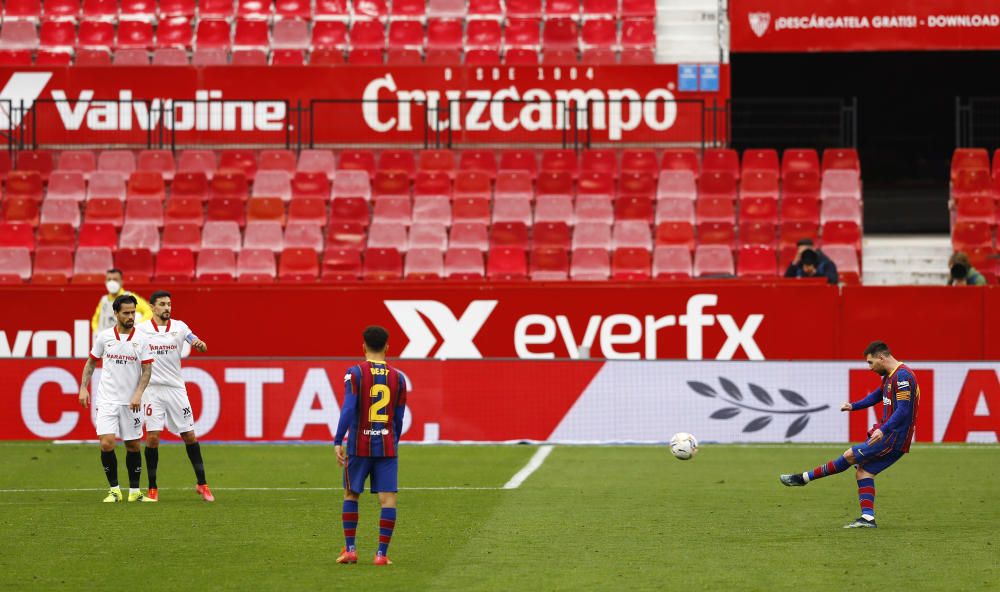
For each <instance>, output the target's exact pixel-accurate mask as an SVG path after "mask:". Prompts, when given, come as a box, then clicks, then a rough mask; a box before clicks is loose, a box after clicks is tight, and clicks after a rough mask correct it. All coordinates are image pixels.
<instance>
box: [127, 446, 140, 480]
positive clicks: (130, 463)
mask: <svg viewBox="0 0 1000 592" xmlns="http://www.w3.org/2000/svg"><path fill="white" fill-rule="evenodd" d="M125 468H127V469H128V486H129V489H139V477H141V476H142V455H141V454H139V451H138V450H136V451H135V452H132V451H131V450H129V451H126V452H125Z"/></svg>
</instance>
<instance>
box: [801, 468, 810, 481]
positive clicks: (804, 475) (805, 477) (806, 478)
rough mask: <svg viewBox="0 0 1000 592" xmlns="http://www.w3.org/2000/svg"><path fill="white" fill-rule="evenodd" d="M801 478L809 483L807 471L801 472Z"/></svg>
mask: <svg viewBox="0 0 1000 592" xmlns="http://www.w3.org/2000/svg"><path fill="white" fill-rule="evenodd" d="M802 478H803V479H805V481H806V483H809V471H806V472H805V473H802Z"/></svg>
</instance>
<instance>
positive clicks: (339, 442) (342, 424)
mask: <svg viewBox="0 0 1000 592" xmlns="http://www.w3.org/2000/svg"><path fill="white" fill-rule="evenodd" d="M353 374H354V369H353V368H352V369H350V370H348V371H347V374H346V375H344V406H343V407H341V408H340V421H339V422H337V433H336V434H335V435H334V436H333V449H334V451H335V452H336V453H337V462H338V463H340V465H341V466H343V464H344V461H345V460H346V459H347V457H346V456H345V455H344V449H343V442H344V436H346V435H347V430H348V428H350V427H351V421H352V420H353V419H354V416H355V415H357V413H358V395H357V393H355V392H354V381H353V380H351V378H352V376H353Z"/></svg>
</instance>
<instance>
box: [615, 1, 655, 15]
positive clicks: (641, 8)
mask: <svg viewBox="0 0 1000 592" xmlns="http://www.w3.org/2000/svg"><path fill="white" fill-rule="evenodd" d="M621 16H622V17H623V18H628V17H644V18H653V17H654V16H656V2H655V0H622V5H621Z"/></svg>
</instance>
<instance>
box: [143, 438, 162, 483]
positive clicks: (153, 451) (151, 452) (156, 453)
mask: <svg viewBox="0 0 1000 592" xmlns="http://www.w3.org/2000/svg"><path fill="white" fill-rule="evenodd" d="M159 461H160V449H159V448H150V447H149V446H147V447H146V478H147V479H148V480H149V488H150V489H156V463H158V462H159Z"/></svg>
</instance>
